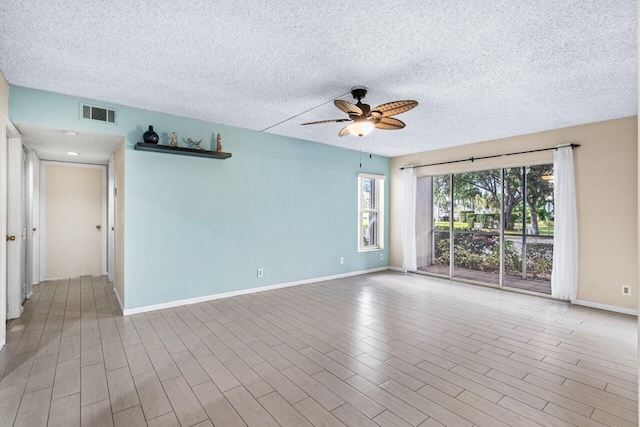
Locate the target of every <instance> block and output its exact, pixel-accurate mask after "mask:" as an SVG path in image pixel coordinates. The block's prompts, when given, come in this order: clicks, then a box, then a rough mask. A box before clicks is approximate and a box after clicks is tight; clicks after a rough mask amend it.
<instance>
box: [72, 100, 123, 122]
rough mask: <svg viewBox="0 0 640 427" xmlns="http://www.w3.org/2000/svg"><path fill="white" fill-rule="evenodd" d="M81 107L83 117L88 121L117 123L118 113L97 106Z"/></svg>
mask: <svg viewBox="0 0 640 427" xmlns="http://www.w3.org/2000/svg"><path fill="white" fill-rule="evenodd" d="M80 107H81V110H82V111H81V113H82V115H81V117H82V118H83V119H87V120H96V121H98V122H103V123H113V124H115V122H116V111H115V110H109V109H107V108H104V107H98V106H96V105H89V104H80Z"/></svg>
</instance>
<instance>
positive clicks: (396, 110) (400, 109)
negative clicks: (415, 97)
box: [373, 101, 418, 117]
mask: <svg viewBox="0 0 640 427" xmlns="http://www.w3.org/2000/svg"><path fill="white" fill-rule="evenodd" d="M416 105H418V101H393V102H387V103H386V104H382V105H378V106H377V107H376V108H374V109H373V111H380V113H382V117H389V116H395V115H396V114H402V113H405V112H407V111H409V110H411V109H412V108H414V107H415V106H416Z"/></svg>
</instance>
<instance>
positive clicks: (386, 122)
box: [374, 117, 405, 130]
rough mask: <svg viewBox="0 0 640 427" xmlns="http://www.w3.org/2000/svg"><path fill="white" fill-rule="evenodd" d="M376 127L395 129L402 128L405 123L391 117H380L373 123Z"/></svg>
mask: <svg viewBox="0 0 640 427" xmlns="http://www.w3.org/2000/svg"><path fill="white" fill-rule="evenodd" d="M374 126H375V127H376V128H377V129H385V130H396V129H402V128H403V127H404V126H405V124H404V123H403V122H401V121H400V120H398V119H394V118H393V117H382V118H381V119H380V121H379V122H378V123H376V124H375V125H374Z"/></svg>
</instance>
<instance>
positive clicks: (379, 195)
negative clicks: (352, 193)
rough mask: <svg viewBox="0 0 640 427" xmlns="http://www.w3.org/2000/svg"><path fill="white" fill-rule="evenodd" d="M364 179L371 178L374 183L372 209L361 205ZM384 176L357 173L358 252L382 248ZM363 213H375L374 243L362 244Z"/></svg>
mask: <svg viewBox="0 0 640 427" xmlns="http://www.w3.org/2000/svg"><path fill="white" fill-rule="evenodd" d="M365 179H372V180H373V182H374V185H375V190H374V192H375V201H374V206H375V208H374V209H365V208H364V206H363V198H362V197H363V193H364V192H363V188H362V187H363V184H364V180H365ZM385 180H386V176H384V175H376V174H370V173H359V174H358V252H373V251H381V250H384V238H385V234H384V187H385V185H384V184H385ZM365 213H376V214H377V219H376V222H375V233H376V236H377V239H376V240H377V241H376V245H371V246H364V243H363V232H364V230H363V229H362V215H363V214H365ZM381 224H382V225H381Z"/></svg>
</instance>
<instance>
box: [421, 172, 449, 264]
mask: <svg viewBox="0 0 640 427" xmlns="http://www.w3.org/2000/svg"><path fill="white" fill-rule="evenodd" d="M430 179H431V180H432V190H431V204H430V209H431V215H430V216H431V224H430V232H429V234H428V236H427V240H428V243H427V245H428V246H429V250H428V251H427V256H426V257H425V258H426V262H425V263H424V265H422V266H419V270H421V271H425V272H428V273H433V274H439V275H442V276H449V274H450V269H449V264H450V262H449V258H450V253H451V243H450V242H451V218H450V215H451V214H450V212H451V175H437V176H433V177H430Z"/></svg>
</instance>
